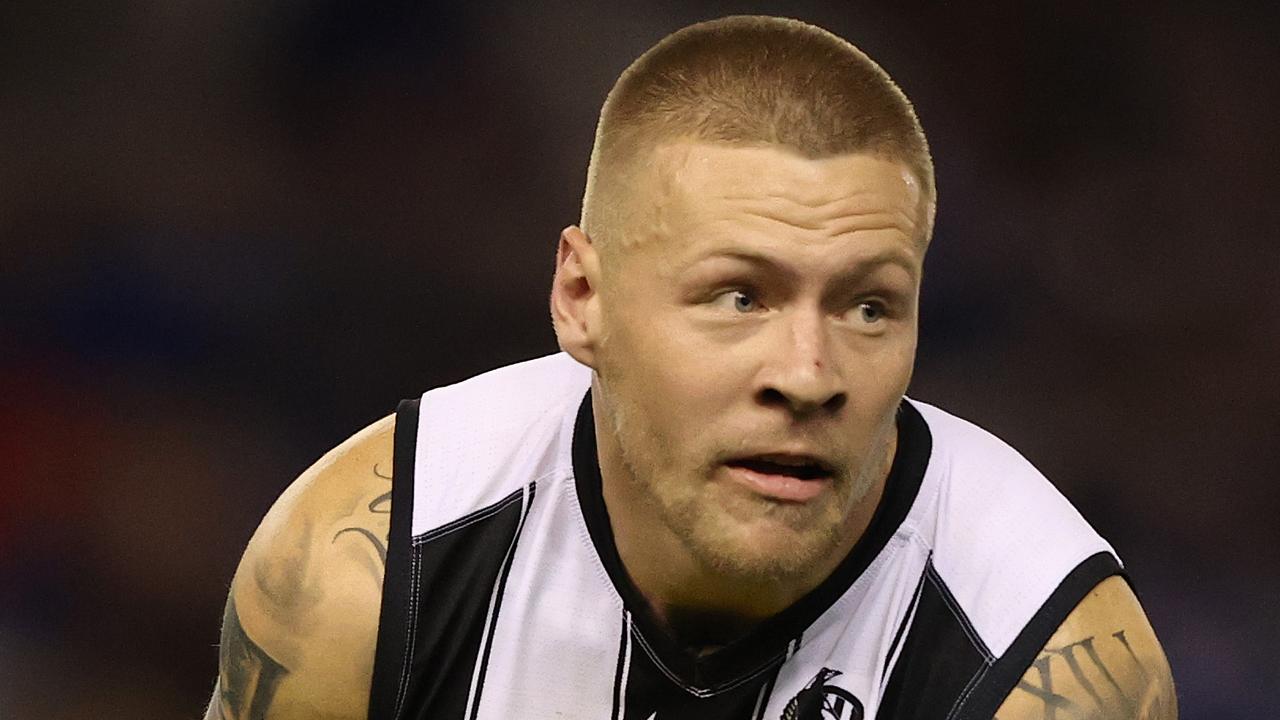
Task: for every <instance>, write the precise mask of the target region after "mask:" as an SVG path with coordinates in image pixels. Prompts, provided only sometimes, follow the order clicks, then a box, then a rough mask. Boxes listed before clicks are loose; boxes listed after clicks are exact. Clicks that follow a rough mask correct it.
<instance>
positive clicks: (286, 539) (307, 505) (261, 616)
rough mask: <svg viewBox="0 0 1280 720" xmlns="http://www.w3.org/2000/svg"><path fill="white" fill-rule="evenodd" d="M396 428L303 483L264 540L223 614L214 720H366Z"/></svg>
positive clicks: (270, 517)
mask: <svg viewBox="0 0 1280 720" xmlns="http://www.w3.org/2000/svg"><path fill="white" fill-rule="evenodd" d="M385 430H386V432H385V433H381V434H375V435H374V436H366V434H367V433H368V431H366V433H362V434H360V435H357V436H356V438H353V440H352V441H348V443H345V444H344V446H340V448H339V450H338V451H335V453H336V455H335V453H331V454H330V455H329V456H326V457H325V458H324V459H322V460H321V461H320V462H318V463H317V464H316V466H313V468H311V469H310V470H308V471H307V473H304V474H303V476H302V477H301V478H299V479H298V481H296V482H295V483H294V485H293V486H291V487H290V488H289V490H287V491H286V492H285V493H284V494H283V495H282V496H281V498H280V499H279V500H278V501H277V502H276V504H275V506H273V507H272V509H271V511H270V512H268V513H267V516H266V517H265V518H264V519H263V522H262V524H261V525H260V526H259V528H258V530H257V532H255V533H254V536H253V538H252V539H251V540H250V542H249V546H248V548H247V549H246V550H245V553H244V556H243V558H242V559H241V561H240V565H239V567H238V568H237V570H236V574H235V578H234V579H233V581H232V585H231V591H230V593H229V594H228V598H227V603H226V609H225V611H224V613H223V622H222V636H221V643H220V648H219V660H218V665H219V670H218V681H217V685H216V686H215V691H214V697H213V700H212V701H211V703H210V706H209V709H208V711H207V712H206V716H205V717H206V720H244V719H247V718H253V720H289V719H291V718H332V719H335V720H336V719H338V718H342V719H344V720H345V719H352V720H363V718H365V717H366V715H367V711H368V701H369V687H370V684H371V680H372V673H373V660H374V649H375V645H376V640H377V627H378V611H379V605H380V602H381V589H382V574H383V571H384V569H385V556H386V545H385V543H386V538H387V530H388V520H389V515H388V512H387V511H388V510H389V494H388V493H389V491H390V469H391V463H390V453H391V451H390V445H391V443H390V428H389V427H388V428H385ZM362 436H365V437H363V439H362ZM356 441H359V442H356Z"/></svg>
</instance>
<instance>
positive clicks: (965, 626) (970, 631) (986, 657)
mask: <svg viewBox="0 0 1280 720" xmlns="http://www.w3.org/2000/svg"><path fill="white" fill-rule="evenodd" d="M924 571H925V574H926V575H927V576H928V578H929V581H930V582H932V583H933V586H934V588H935V589H937V591H938V594H939V595H940V596H941V597H942V601H943V602H944V603H946V605H947V609H948V610H950V611H951V615H952V617H954V618H955V619H956V620H957V621H958V622H959V623H960V628H961V629H962V630H964V634H965V637H967V638H968V639H969V642H970V643H971V644H972V645H973V648H974V649H975V650H977V651H978V653H979V654H981V655H982V659H983V661H984V662H985V663H986V664H988V665H990V664H991V663H992V662H994V661H995V655H992V654H991V650H990V649H989V648H988V647H987V644H986V643H985V642H983V641H982V637H981V636H980V635H979V634H978V631H977V629H976V628H974V627H973V624H972V623H970V621H969V616H968V615H966V614H965V612H964V609H963V608H961V607H960V603H959V602H958V601H957V600H956V598H955V596H954V595H952V594H951V589H950V588H948V587H947V583H946V582H945V581H944V580H943V579H942V576H941V575H939V574H938V570H937V568H936V567H935V566H934V564H933V562H932V561H929V562H928V563H926V564H925V568H924Z"/></svg>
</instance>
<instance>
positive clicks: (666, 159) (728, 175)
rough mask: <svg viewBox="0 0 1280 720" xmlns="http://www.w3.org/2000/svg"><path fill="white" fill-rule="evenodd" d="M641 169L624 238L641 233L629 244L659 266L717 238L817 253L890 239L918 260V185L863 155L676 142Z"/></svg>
mask: <svg viewBox="0 0 1280 720" xmlns="http://www.w3.org/2000/svg"><path fill="white" fill-rule="evenodd" d="M644 172H645V175H646V177H644V179H643V180H642V181H641V182H639V183H636V184H635V185H634V186H633V188H634V191H633V195H632V201H633V202H635V201H639V203H640V204H641V206H642V207H643V208H644V211H643V212H641V213H638V215H639V217H637V218H636V219H637V220H639V221H640V223H641V226H640V227H633V228H632V230H633V231H638V232H635V234H633V235H632V237H637V238H644V237H651V238H652V240H651V241H649V242H642V243H637V244H636V246H635V249H637V250H639V251H640V252H641V253H642V254H648V253H653V254H655V255H659V256H664V260H665V262H676V261H677V260H678V258H677V257H675V256H677V255H679V256H684V255H687V254H688V253H689V252H698V251H699V250H704V249H706V248H705V247H704V246H707V245H722V244H724V243H726V242H727V243H731V244H736V243H749V244H756V245H760V244H764V245H772V246H775V247H776V248H777V249H780V250H781V249H784V248H791V249H793V250H794V249H801V248H804V249H806V250H812V251H814V252H823V253H824V254H825V251H826V250H835V249H837V248H838V247H841V248H844V249H853V248H851V247H850V246H858V245H880V246H886V245H892V246H897V249H899V250H901V251H903V252H904V253H906V254H909V255H912V256H919V257H917V260H922V259H923V258H922V256H923V243H922V241H921V240H920V239H919V238H920V236H921V232H920V227H919V225H918V223H919V221H920V218H921V216H922V213H921V211H920V209H921V190H920V185H919V183H918V182H917V181H916V179H915V177H914V176H913V175H912V174H911V172H910V171H909V170H908V169H907V168H906V167H905V166H904V165H902V164H899V163H896V162H893V161H890V160H886V159H884V158H880V157H877V156H874V155H871V154H869V153H858V154H850V155H841V156H836V157H829V158H817V159H814V158H806V157H804V156H801V155H799V154H797V153H795V152H792V151H790V150H788V149H786V148H782V147H778V146H774V145H764V146H745V147H744V146H733V145H724V144H715V143H709V142H702V141H678V142H670V143H666V144H663V145H659V146H658V147H656V148H655V149H654V150H653V155H652V156H651V162H650V163H648V164H647V167H646V168H645V170H644ZM637 209H639V208H637ZM867 249H870V248H867ZM882 249H887V248H882Z"/></svg>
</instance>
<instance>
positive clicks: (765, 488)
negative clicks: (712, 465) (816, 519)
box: [723, 464, 831, 503]
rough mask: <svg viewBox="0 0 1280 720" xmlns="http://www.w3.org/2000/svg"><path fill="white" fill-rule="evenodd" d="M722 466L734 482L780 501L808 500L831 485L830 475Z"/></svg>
mask: <svg viewBox="0 0 1280 720" xmlns="http://www.w3.org/2000/svg"><path fill="white" fill-rule="evenodd" d="M723 467H724V470H725V471H726V472H727V473H728V475H729V477H730V478H731V479H732V480H733V481H734V482H736V483H738V484H740V485H743V486H744V487H746V488H747V489H748V490H751V491H752V492H754V493H756V494H757V495H763V496H764V497H767V498H770V499H773V500H778V501H782V502H793V503H803V502H808V501H810V500H813V499H814V498H816V497H817V496H818V495H821V494H822V492H823V491H824V490H826V489H827V488H829V487H830V486H831V478H830V477H820V478H813V479H801V478H798V477H796V476H794V475H780V474H774V473H766V472H760V471H758V470H754V469H751V468H746V467H742V466H740V465H731V464H726V465H724V466H723Z"/></svg>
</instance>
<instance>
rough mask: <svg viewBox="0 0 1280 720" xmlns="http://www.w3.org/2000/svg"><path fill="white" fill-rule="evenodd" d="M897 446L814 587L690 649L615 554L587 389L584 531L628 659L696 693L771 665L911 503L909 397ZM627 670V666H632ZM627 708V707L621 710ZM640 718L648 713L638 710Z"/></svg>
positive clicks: (914, 485) (919, 475) (921, 441)
mask: <svg viewBox="0 0 1280 720" xmlns="http://www.w3.org/2000/svg"><path fill="white" fill-rule="evenodd" d="M897 420H898V450H897V453H896V454H895V455H894V458H893V465H892V468H891V469H890V471H889V477H888V479H887V480H886V482H885V491H884V495H883V497H881V499H880V504H879V506H878V507H877V508H876V511H875V514H874V516H873V517H872V520H871V524H870V525H869V526H868V527H867V531H866V532H865V533H864V534H863V537H862V538H861V539H859V540H858V543H857V544H856V545H855V546H854V548H853V550H851V551H850V553H849V555H848V556H847V557H845V559H844V560H843V561H841V563H840V565H839V566H838V567H837V568H836V569H835V571H834V572H832V574H831V576H830V577H828V578H827V579H826V580H824V581H823V582H822V583H821V584H820V585H818V587H817V588H815V589H814V590H813V591H811V592H810V593H809V594H808V595H805V596H804V597H803V598H800V600H798V601H796V603H795V604H794V605H792V606H791V607H789V608H787V609H786V610H784V611H782V612H781V613H779V614H778V615H775V616H774V617H772V618H770V619H768V620H766V621H764V622H763V623H761V624H760V625H759V626H758V627H756V629H755V630H753V631H752V632H751V633H750V634H749V635H747V636H746V637H744V638H742V639H740V640H737V641H735V642H733V643H730V644H729V645H726V646H725V647H723V648H721V649H719V650H716V651H715V652H713V653H710V654H707V655H701V656H695V655H693V654H691V653H690V652H688V650H687V649H686V648H685V647H683V646H682V645H681V643H680V642H679V640H678V639H677V638H674V637H672V636H671V635H670V634H669V633H668V632H667V631H666V629H665V627H664V626H663V624H662V623H661V622H659V621H658V620H657V619H655V618H654V617H653V616H652V612H651V611H650V610H649V604H648V602H647V601H646V600H645V599H644V596H643V595H642V594H641V593H640V591H639V589H637V588H636V587H635V586H634V585H633V584H632V583H631V579H630V577H629V576H628V575H627V572H626V569H625V568H624V567H623V566H622V560H621V558H619V557H618V549H617V546H616V544H615V542H614V537H613V529H612V527H611V526H610V524H609V515H608V512H607V510H606V509H605V504H604V496H603V491H602V489H601V482H602V480H601V477H600V465H599V458H598V455H597V452H598V451H597V447H596V437H595V422H594V415H593V411H592V407H591V393H590V392H588V393H587V395H586V397H585V398H584V399H583V401H582V404H581V405H580V406H579V408H578V417H577V420H576V423H575V425H574V432H573V468H574V478H575V482H576V487H577V491H578V501H579V503H580V505H581V508H582V515H583V519H584V520H585V521H586V524H587V530H588V531H589V533H590V535H591V540H592V542H593V544H594V545H595V548H596V553H597V554H598V555H599V557H600V561H601V563H602V564H603V565H604V567H605V570H606V571H607V572H608V574H609V578H610V580H611V581H612V583H613V586H614V588H615V589H616V590H617V592H618V594H619V595H620V596H621V597H622V600H623V603H624V604H625V606H626V608H627V610H628V611H630V613H631V617H632V623H633V628H634V632H635V635H634V637H633V638H632V640H633V642H632V647H633V648H637V647H643V648H644V649H646V650H647V651H649V652H648V653H647V654H646V653H637V652H635V651H634V649H633V651H632V653H631V655H632V659H633V661H634V660H635V659H637V658H639V657H641V656H642V655H646V656H647V657H652V659H653V661H654V663H656V664H657V666H658V667H659V669H661V670H662V671H663V672H664V673H666V674H667V675H668V676H669V677H670V678H672V679H673V680H674V681H675V682H676V683H677V684H679V685H682V686H683V687H684V688H686V689H687V690H689V691H690V692H692V693H693V694H695V695H703V696H709V695H714V694H716V693H719V692H727V691H730V690H732V689H734V688H736V687H737V686H738V684H740V683H743V682H748V681H753V680H754V678H756V677H757V676H759V675H762V674H765V673H768V672H771V671H776V666H777V665H778V664H779V663H780V662H782V657H783V656H784V654H785V652H786V649H787V645H788V643H789V642H790V641H791V640H792V638H795V637H796V636H797V635H799V634H800V633H801V632H803V631H804V630H805V629H806V628H808V627H809V626H810V625H812V624H813V622H814V621H815V620H817V619H818V617H820V616H821V615H822V614H823V613H824V612H826V611H827V609H828V608H830V607H831V605H832V604H833V603H834V602H835V601H836V600H838V599H840V597H841V596H842V595H844V593H845V591H847V590H848V589H849V586H850V585H852V584H853V583H854V581H856V580H857V579H858V577H860V576H861V575H862V573H863V571H864V570H866V568H867V567H868V566H869V565H870V564H871V562H872V561H873V560H875V558H876V556H877V555H879V553H880V551H881V550H882V549H883V548H884V546H885V543H887V542H888V541H889V538H891V537H892V536H893V533H894V532H895V531H897V529H898V527H899V526H900V525H901V524H902V521H903V520H904V519H905V518H906V516H907V513H908V512H909V511H910V510H911V505H912V504H913V503H914V502H915V498H916V495H917V494H918V492H919V490H920V483H921V481H922V480H923V478H924V472H925V468H926V467H927V466H928V463H929V456H930V454H931V452H932V448H933V438H932V435H931V434H930V432H929V426H928V424H926V423H925V421H924V418H923V417H921V415H920V412H919V411H918V410H916V409H915V408H914V407H912V405H911V403H910V402H909V401H907V400H903V401H902V404H901V405H900V406H899V408H898V418H897ZM633 674H634V673H633ZM628 712H630V711H629V709H628ZM642 717H643V718H647V717H648V715H647V714H646V715H644V716H642Z"/></svg>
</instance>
